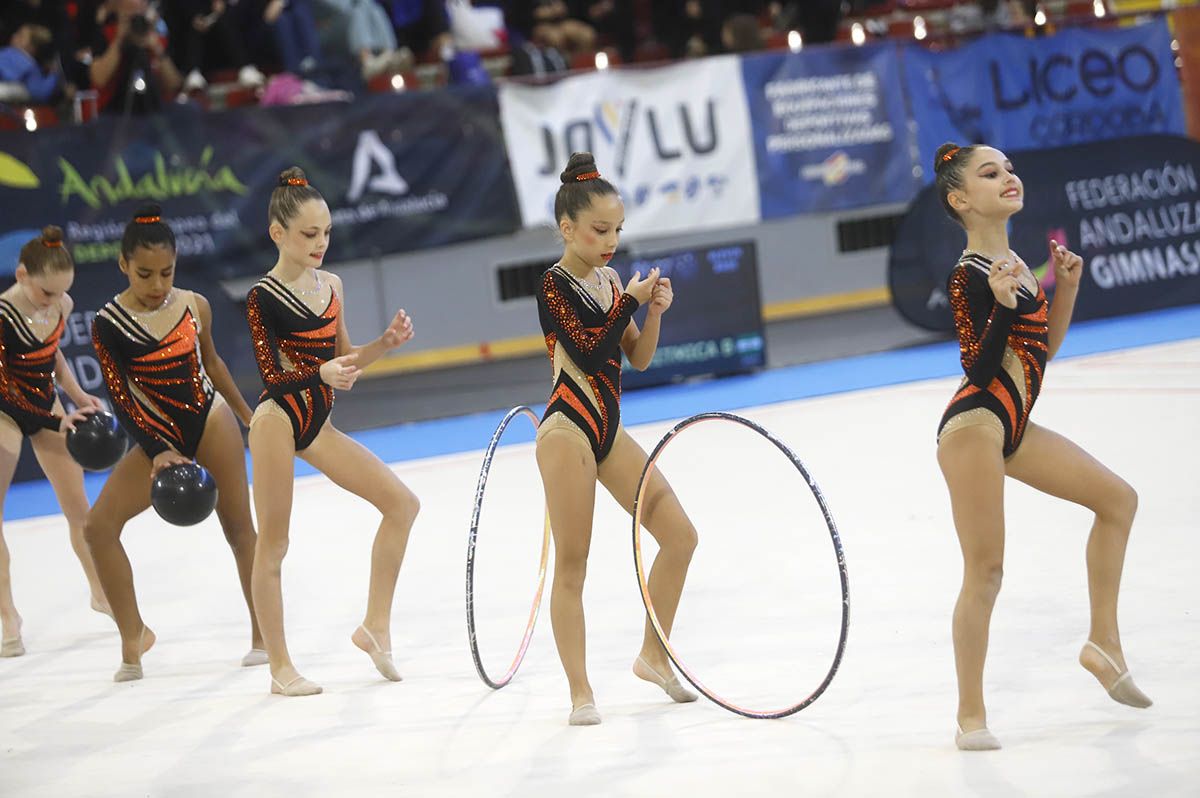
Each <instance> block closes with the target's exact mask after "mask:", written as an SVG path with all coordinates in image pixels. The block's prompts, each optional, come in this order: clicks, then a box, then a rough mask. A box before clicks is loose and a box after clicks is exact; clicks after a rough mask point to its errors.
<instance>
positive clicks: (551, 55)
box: [510, 25, 570, 78]
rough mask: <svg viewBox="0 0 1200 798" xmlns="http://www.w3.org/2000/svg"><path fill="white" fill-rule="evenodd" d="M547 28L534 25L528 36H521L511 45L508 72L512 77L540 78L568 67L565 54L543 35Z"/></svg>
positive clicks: (563, 70) (559, 72) (561, 71)
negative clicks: (509, 68) (510, 60)
mask: <svg viewBox="0 0 1200 798" xmlns="http://www.w3.org/2000/svg"><path fill="white" fill-rule="evenodd" d="M548 30H549V27H548V26H545V25H542V26H538V27H535V28H534V29H533V31H532V35H531V36H530V37H529V38H524V37H522V39H521V41H520V42H519V43H518V44H517V45H516V46H515V47H513V50H512V68H511V70H510V74H512V75H513V76H514V77H521V76H532V77H538V78H542V77H548V76H551V75H556V74H561V73H563V72H566V71H567V70H569V69H570V64H568V63H567V58H566V56H564V55H563V53H562V51H561V50H559V49H558V46H557V44H556V42H555V41H549V40H547V39H546V38H545V37H544V34H545V33H546V32H547V31H548Z"/></svg>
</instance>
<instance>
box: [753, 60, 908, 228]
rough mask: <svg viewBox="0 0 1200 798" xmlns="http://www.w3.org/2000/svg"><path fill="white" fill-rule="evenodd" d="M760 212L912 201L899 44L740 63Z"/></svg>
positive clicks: (784, 213) (775, 213)
mask: <svg viewBox="0 0 1200 798" xmlns="http://www.w3.org/2000/svg"><path fill="white" fill-rule="evenodd" d="M742 73H743V75H744V77H745V80H746V98H747V101H748V102H749V105H750V121H751V124H752V125H753V129H754V151H755V156H756V158H757V160H758V185H759V190H760V191H761V201H760V204H761V206H762V216H763V218H764V219H775V218H778V217H781V216H793V215H795V214H799V213H812V212H819V211H831V210H840V209H844V208H857V207H862V206H866V205H880V204H883V203H890V202H907V201H908V200H910V199H912V197H913V195H914V194H915V193H916V191H917V189H918V188H920V186H921V182H920V180H919V179H918V178H917V177H916V176H915V175H914V173H913V168H912V167H913V163H912V146H911V145H912V139H911V135H910V126H909V124H908V110H907V108H906V106H905V102H904V91H903V86H902V83H901V78H900V63H899V59H898V57H897V48H896V46H895V45H894V44H879V45H871V46H868V47H814V48H808V49H805V50H803V51H802V52H799V53H766V54H761V55H750V56H746V57H744V58H743V60H742Z"/></svg>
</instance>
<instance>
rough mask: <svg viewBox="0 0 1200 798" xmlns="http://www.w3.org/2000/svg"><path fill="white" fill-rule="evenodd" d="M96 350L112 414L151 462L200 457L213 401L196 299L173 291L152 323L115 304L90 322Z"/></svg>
mask: <svg viewBox="0 0 1200 798" xmlns="http://www.w3.org/2000/svg"><path fill="white" fill-rule="evenodd" d="M172 319H175V320H176V321H174V322H172ZM156 327H157V328H158V329H162V328H163V327H166V333H165V334H160V333H159V332H158V331H157V330H156V329H155V328H156ZM92 343H93V344H95V347H96V354H97V355H98V356H99V357H100V368H101V370H102V371H103V372H104V383H105V385H106V386H107V387H108V395H109V396H110V397H111V398H112V403H113V409H114V410H115V411H116V413H117V417H118V418H120V419H121V423H122V425H123V426H124V427H125V429H126V430H127V431H128V432H129V434H130V435H132V436H133V439H134V440H135V441H137V443H138V445H139V446H141V447H142V450H143V451H144V452H145V453H146V455H147V456H148V457H150V458H151V459H153V458H154V457H155V456H156V455H158V454H160V453H162V452H164V451H166V450H167V449H168V448H171V449H174V450H175V451H177V452H179V453H180V454H181V455H183V456H184V457H188V458H193V457H195V456H196V450H197V449H198V448H199V447H200V439H201V437H203V435H204V425H205V422H206V421H207V420H208V412H209V410H211V409H212V405H213V396H214V391H213V384H212V381H211V380H209V378H208V374H207V373H205V371H204V363H203V361H202V360H201V358H200V312H199V310H198V309H197V307H196V299H195V294H193V293H192V292H191V291H183V290H180V289H175V296H174V297H172V298H171V299H170V300H169V304H168V305H167V306H166V307H164V308H162V309H161V310H158V311H154V314H153V315H151V314H139V313H133V312H131V311H129V310H128V309H127V308H125V307H124V306H123V305H121V304H120V303H119V302H118V301H117V300H116V299H115V298H114V299H113V300H112V301H111V302H108V303H107V304H106V305H105V306H104V307H102V308H101V309H100V312H99V313H97V314H96V320H95V321H94V322H92Z"/></svg>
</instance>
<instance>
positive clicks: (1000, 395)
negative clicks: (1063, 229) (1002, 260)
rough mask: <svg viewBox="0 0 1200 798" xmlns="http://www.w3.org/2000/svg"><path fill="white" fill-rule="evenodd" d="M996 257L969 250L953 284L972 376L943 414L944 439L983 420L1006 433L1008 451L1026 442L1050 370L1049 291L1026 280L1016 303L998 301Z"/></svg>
mask: <svg viewBox="0 0 1200 798" xmlns="http://www.w3.org/2000/svg"><path fill="white" fill-rule="evenodd" d="M991 263H992V261H991V260H989V259H988V258H985V257H984V256H982V255H978V254H976V253H973V252H972V253H965V254H964V255H963V257H962V259H961V260H959V262H958V265H957V266H955V267H954V271H953V272H951V274H950V279H949V282H948V284H947V288H948V294H949V297H950V307H951V309H952V310H953V311H954V326H955V328H956V329H957V330H958V347H959V351H960V353H961V355H962V366H963V371H964V372H966V376H965V377H964V378H963V381H962V383H961V384H960V385H959V386H958V391H957V392H956V393H955V394H954V398H953V399H951V400H950V405H949V406H948V407H947V408H946V412H945V414H944V415H943V416H942V422H941V424H940V425H939V427H938V439H939V440H940V439H941V437H942V436H943V435H946V434H948V433H950V432H953V431H954V430H956V429H959V428H961V427H964V426H969V425H975V424H981V425H984V426H988V427H991V428H992V429H994V430H995V431H996V433H997V434H998V435H999V436H1000V437H1001V440H1002V441H1003V447H1004V456H1005V457H1011V456H1012V455H1013V453H1014V452H1016V451H1017V447H1018V446H1020V445H1021V438H1022V436H1023V435H1024V434H1025V425H1026V424H1027V423H1028V421H1029V412H1030V411H1031V410H1032V409H1033V403H1034V402H1035V401H1037V397H1038V392H1039V391H1040V390H1041V387H1042V374H1043V373H1044V372H1045V370H1046V356H1047V342H1048V341H1049V334H1048V326H1047V322H1046V318H1047V305H1048V303H1047V300H1046V293H1045V291H1043V290H1042V287H1041V286H1040V285H1039V286H1038V291H1037V294H1036V295H1035V294H1033V293H1032V292H1030V291H1029V289H1027V288H1026V287H1024V286H1022V287H1021V289H1020V291H1019V292H1018V293H1017V306H1016V308H1015V309H1014V308H1007V307H1005V306H1003V305H1001V304H1000V303H999V302H997V301H996V299H995V295H994V294H993V293H992V289H991V287H990V286H989V285H988V267H989V266H991Z"/></svg>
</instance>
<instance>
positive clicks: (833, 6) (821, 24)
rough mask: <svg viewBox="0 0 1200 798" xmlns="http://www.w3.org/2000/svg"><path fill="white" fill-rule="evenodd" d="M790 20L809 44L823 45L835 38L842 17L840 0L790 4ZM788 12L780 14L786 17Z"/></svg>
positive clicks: (805, 1)
mask: <svg viewBox="0 0 1200 798" xmlns="http://www.w3.org/2000/svg"><path fill="white" fill-rule="evenodd" d="M790 10H791V11H792V13H791V18H792V19H794V20H795V24H796V27H798V28H799V29H800V32H801V33H802V34H803V36H804V41H805V42H808V43H809V44H825V43H827V42H831V41H833V40H834V39H836V38H837V31H838V22H839V21H840V20H841V17H842V0H799V2H795V3H792V4H791V9H790ZM787 13H788V10H787V9H785V10H784V11H782V12H781V16H783V15H786V14H787Z"/></svg>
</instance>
